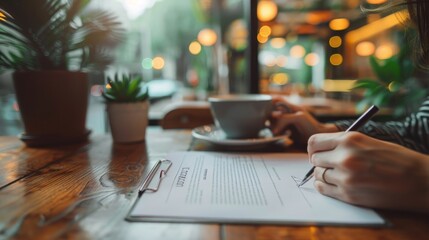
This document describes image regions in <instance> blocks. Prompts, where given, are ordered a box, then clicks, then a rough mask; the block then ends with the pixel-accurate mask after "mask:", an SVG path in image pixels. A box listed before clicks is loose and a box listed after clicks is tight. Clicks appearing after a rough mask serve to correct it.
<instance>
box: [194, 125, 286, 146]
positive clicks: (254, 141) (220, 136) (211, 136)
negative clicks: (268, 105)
mask: <svg viewBox="0 0 429 240" xmlns="http://www.w3.org/2000/svg"><path fill="white" fill-rule="evenodd" d="M259 135H260V137H258V138H246V139H229V138H227V137H226V134H225V133H224V132H223V131H222V130H221V129H219V128H217V127H216V126H215V125H205V126H201V127H197V128H194V129H193V130H192V136H193V137H195V138H196V139H200V140H205V141H208V142H210V143H213V144H216V145H222V146H241V147H249V146H263V145H266V144H269V143H273V142H276V141H278V140H281V139H285V138H287V136H273V134H272V133H271V131H270V130H269V129H263V130H261V132H260V133H259Z"/></svg>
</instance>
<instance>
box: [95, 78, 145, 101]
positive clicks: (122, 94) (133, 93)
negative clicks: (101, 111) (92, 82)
mask: <svg viewBox="0 0 429 240" xmlns="http://www.w3.org/2000/svg"><path fill="white" fill-rule="evenodd" d="M107 81H108V85H107V86H106V89H105V90H104V91H103V93H102V94H103V97H104V99H106V101H107V102H120V103H128V102H141V101H145V100H147V99H148V97H149V93H148V89H147V87H146V86H144V84H143V79H142V78H141V77H140V76H134V77H133V76H131V75H122V76H119V75H115V76H114V78H110V77H108V78H107Z"/></svg>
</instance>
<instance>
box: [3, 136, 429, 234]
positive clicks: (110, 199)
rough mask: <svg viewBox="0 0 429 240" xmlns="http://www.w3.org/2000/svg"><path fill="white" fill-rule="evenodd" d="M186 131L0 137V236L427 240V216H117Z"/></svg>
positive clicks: (183, 144)
mask: <svg viewBox="0 0 429 240" xmlns="http://www.w3.org/2000/svg"><path fill="white" fill-rule="evenodd" d="M191 142H192V137H191V134H190V131H187V130H168V131H166V130H162V129H160V128H149V129H148V133H147V140H146V142H144V143H137V144H127V145H115V144H112V141H111V137H110V136H109V135H102V136H91V139H90V141H89V142H87V143H82V144H77V145H71V146H65V147H55V148H40V149H37V148H27V147H25V146H24V145H23V144H22V143H21V142H20V141H19V139H17V138H16V137H0V239H35V238H37V239H55V238H62V239H63V238H66V239H69V238H73V239H75V238H77V239H142V238H144V239H152V240H157V239H163V240H164V239H214V240H216V239H426V238H427V236H429V217H428V216H427V215H423V214H416V213H402V212H394V211H379V213H380V214H381V215H382V216H383V217H384V218H386V219H387V220H388V221H389V222H390V223H391V224H392V226H390V227H383V228H366V227H316V226H302V227H300V226H282V225H230V224H183V223H180V224H178V223H131V222H127V221H125V220H124V218H125V216H126V214H127V213H128V211H129V210H130V208H131V206H132V204H133V203H134V201H135V200H136V198H137V189H138V187H139V185H140V184H141V182H142V180H143V178H144V176H145V175H146V174H147V173H148V169H150V167H151V166H152V165H153V164H154V163H155V161H156V160H158V159H160V158H162V157H164V156H165V155H166V154H167V153H168V152H169V151H176V150H187V149H189V146H190V144H191Z"/></svg>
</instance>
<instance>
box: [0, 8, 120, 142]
mask: <svg viewBox="0 0 429 240" xmlns="http://www.w3.org/2000/svg"><path fill="white" fill-rule="evenodd" d="M89 2H90V1H89V0H73V1H70V0H2V1H0V13H1V15H0V17H1V19H0V43H1V45H0V46H1V47H0V73H3V72H5V71H13V82H14V87H15V93H16V98H17V101H18V105H19V108H20V113H21V117H22V121H23V124H24V132H23V133H22V134H21V140H23V141H24V142H25V143H26V144H27V145H28V146H50V145H55V144H65V143H72V142H79V141H84V140H86V139H87V137H88V135H89V130H87V129H86V127H85V122H86V111H87V106H88V93H89V91H88V88H89V83H88V71H89V70H90V69H91V67H96V66H100V65H101V64H106V63H108V62H109V61H111V58H110V56H109V54H108V51H106V49H109V48H111V47H112V46H114V45H116V44H117V43H118V42H119V41H120V39H121V36H122V28H121V26H120V23H119V22H118V21H117V20H116V18H115V17H113V16H112V14H111V13H109V12H106V11H104V10H88V11H84V9H86V7H87V5H88V4H89Z"/></svg>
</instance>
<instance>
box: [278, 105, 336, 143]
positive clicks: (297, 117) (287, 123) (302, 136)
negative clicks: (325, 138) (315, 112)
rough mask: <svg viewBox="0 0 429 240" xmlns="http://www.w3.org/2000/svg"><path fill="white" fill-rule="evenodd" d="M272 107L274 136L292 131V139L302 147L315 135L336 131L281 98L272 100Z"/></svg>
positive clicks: (332, 126)
mask: <svg viewBox="0 0 429 240" xmlns="http://www.w3.org/2000/svg"><path fill="white" fill-rule="evenodd" d="M273 105H274V107H275V110H274V111H273V112H272V114H271V131H272V132H273V134H274V135H282V134H284V133H285V132H287V131H289V130H292V136H291V137H292V139H293V140H294V141H296V142H297V143H298V144H301V145H304V144H307V141H308V138H309V137H310V136H311V135H313V134H315V133H326V132H337V131H338V128H337V127H336V126H335V125H334V124H327V123H326V124H325V123H320V122H319V121H317V120H316V119H315V118H314V117H313V116H312V115H311V114H310V113H309V112H307V111H306V110H305V109H304V108H302V107H300V106H297V105H294V104H291V103H289V102H286V101H285V100H283V99H282V98H274V99H273Z"/></svg>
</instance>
